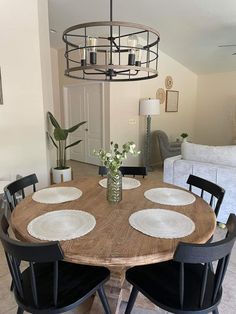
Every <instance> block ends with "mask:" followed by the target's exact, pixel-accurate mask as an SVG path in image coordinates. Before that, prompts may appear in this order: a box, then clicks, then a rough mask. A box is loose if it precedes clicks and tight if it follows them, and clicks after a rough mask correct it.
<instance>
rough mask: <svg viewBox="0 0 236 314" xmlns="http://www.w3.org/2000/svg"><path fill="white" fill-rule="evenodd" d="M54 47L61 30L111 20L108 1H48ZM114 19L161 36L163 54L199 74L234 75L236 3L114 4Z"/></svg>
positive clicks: (145, 0)
mask: <svg viewBox="0 0 236 314" xmlns="http://www.w3.org/2000/svg"><path fill="white" fill-rule="evenodd" d="M48 1H49V23H50V28H52V29H55V30H56V31H57V33H55V34H52V33H51V34H50V37H51V45H52V47H54V48H62V47H64V45H63V41H62V39H61V37H62V33H63V31H64V30H65V29H66V28H67V27H69V26H72V25H75V24H80V23H83V22H92V21H99V20H100V21H104V20H109V2H110V1H109V0H48ZM113 20H120V21H126V22H134V23H135V22H136V23H141V24H144V25H147V26H150V27H153V28H155V29H157V30H158V31H159V33H160V37H161V41H160V46H159V47H160V50H162V51H163V52H165V53H166V54H168V55H169V56H171V57H172V58H174V59H175V60H177V61H179V62H180V63H182V64H183V65H185V66H186V67H187V68H189V69H190V70H192V71H194V72H195V73H197V74H201V73H211V72H227V71H235V70H236V55H234V56H233V55H232V53H234V52H236V46H235V47H227V48H226V47H225V48H219V47H218V45H223V44H235V45H236V0H142V1H141V0H113Z"/></svg>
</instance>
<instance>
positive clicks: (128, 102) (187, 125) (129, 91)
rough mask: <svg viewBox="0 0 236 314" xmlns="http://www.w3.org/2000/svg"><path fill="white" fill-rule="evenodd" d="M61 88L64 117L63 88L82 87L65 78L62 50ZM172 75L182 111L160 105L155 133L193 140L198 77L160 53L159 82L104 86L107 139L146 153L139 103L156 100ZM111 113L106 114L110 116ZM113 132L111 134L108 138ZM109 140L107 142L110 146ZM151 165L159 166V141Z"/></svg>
mask: <svg viewBox="0 0 236 314" xmlns="http://www.w3.org/2000/svg"><path fill="white" fill-rule="evenodd" d="M58 64H59V86H60V93H61V95H60V98H61V109H60V110H61V113H62V120H63V117H64V113H63V110H64V109H63V101H62V99H63V86H65V85H75V84H80V80H76V79H71V78H68V77H66V76H64V69H65V58H64V51H63V49H61V50H59V51H58ZM167 75H171V76H172V77H173V80H174V86H173V88H172V89H173V90H178V91H179V109H178V112H175V113H166V112H165V104H162V105H161V114H160V115H159V116H153V117H152V130H157V129H162V130H164V131H166V133H167V134H168V136H169V137H170V139H171V140H175V139H176V137H178V136H179V135H180V134H181V133H182V132H187V133H188V134H189V135H190V136H191V137H192V138H193V139H194V122H195V119H194V117H195V110H196V93H197V75H196V74H194V73H193V72H191V71H190V70H188V69H187V68H186V67H184V66H183V65H182V64H180V63H178V62H176V61H175V60H174V59H172V58H170V57H169V56H167V55H166V54H164V53H162V52H160V58H159V76H158V77H157V78H156V79H152V80H147V81H139V82H120V83H119V82H114V83H110V84H105V86H106V87H105V91H106V92H105V93H106V95H108V96H109V95H110V96H109V97H110V98H109V100H110V101H109V103H110V108H109V109H110V125H109V127H107V128H106V129H107V136H108V137H109V139H110V140H113V141H115V142H118V143H119V144H123V143H124V142H127V141H128V140H130V141H131V140H132V141H134V142H135V143H136V144H137V147H138V149H141V150H142V151H143V150H144V143H143V142H144V138H145V133H146V120H145V117H140V116H139V100H140V99H141V98H146V97H147V98H148V97H151V98H155V97H156V91H157V89H158V88H160V87H161V88H164V89H165V78H166V76H167ZM108 113H109V111H107V114H108ZM109 129H110V134H109ZM108 141H109V140H107V141H106V142H108ZM152 148H153V152H152V155H153V157H152V163H153V164H155V163H158V162H160V156H159V151H158V147H157V145H156V141H155V142H154V143H153V145H152ZM141 160H142V156H140V158H135V159H134V158H130V159H129V160H128V161H127V164H139V163H140V162H141Z"/></svg>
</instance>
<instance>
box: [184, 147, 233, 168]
mask: <svg viewBox="0 0 236 314" xmlns="http://www.w3.org/2000/svg"><path fill="white" fill-rule="evenodd" d="M181 154H182V158H183V159H184V160H192V161H200V162H207V163H212V164H218V165H224V166H231V167H236V145H230V146H208V145H200V144H193V143H188V142H183V143H182V146H181Z"/></svg>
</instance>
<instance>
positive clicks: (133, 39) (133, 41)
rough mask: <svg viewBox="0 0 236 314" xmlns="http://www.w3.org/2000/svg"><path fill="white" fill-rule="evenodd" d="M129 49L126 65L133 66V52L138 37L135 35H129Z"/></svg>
mask: <svg viewBox="0 0 236 314" xmlns="http://www.w3.org/2000/svg"><path fill="white" fill-rule="evenodd" d="M127 44H128V47H129V57H128V65H135V51H136V47H137V45H138V37H137V36H136V35H130V36H129V37H128V39H127Z"/></svg>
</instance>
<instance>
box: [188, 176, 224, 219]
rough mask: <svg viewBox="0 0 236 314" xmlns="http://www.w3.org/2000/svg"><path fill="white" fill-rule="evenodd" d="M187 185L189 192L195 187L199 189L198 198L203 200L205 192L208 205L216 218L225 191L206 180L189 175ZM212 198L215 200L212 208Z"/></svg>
mask: <svg viewBox="0 0 236 314" xmlns="http://www.w3.org/2000/svg"><path fill="white" fill-rule="evenodd" d="M187 183H188V184H189V191H190V192H192V188H193V186H194V187H197V188H199V189H200V196H201V198H204V193H205V192H207V193H209V194H210V200H209V205H210V206H211V207H212V208H213V210H214V212H215V215H216V217H217V216H218V213H219V210H220V206H221V203H222V201H223V198H224V195H225V190H224V189H223V188H222V187H221V186H219V185H217V184H215V183H213V182H210V181H208V180H206V179H203V178H200V177H197V176H194V175H192V174H190V175H189V177H188V180H187ZM214 198H215V199H216V202H215V205H214V206H213V202H214Z"/></svg>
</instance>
